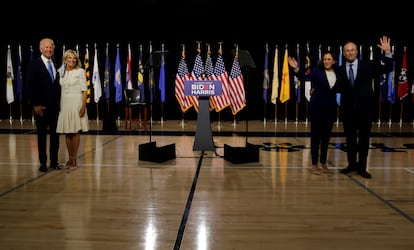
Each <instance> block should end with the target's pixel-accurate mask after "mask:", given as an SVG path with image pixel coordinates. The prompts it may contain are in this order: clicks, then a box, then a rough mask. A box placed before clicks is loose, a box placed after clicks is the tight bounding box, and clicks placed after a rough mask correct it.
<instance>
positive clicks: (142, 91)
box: [137, 44, 145, 103]
mask: <svg viewBox="0 0 414 250" xmlns="http://www.w3.org/2000/svg"><path fill="white" fill-rule="evenodd" d="M137 78H138V79H137V82H138V89H139V90H140V95H141V96H140V100H141V102H142V103H145V84H144V65H143V64H142V44H140V45H139V56H138V77H137Z"/></svg>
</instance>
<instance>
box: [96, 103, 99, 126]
mask: <svg viewBox="0 0 414 250" xmlns="http://www.w3.org/2000/svg"><path fill="white" fill-rule="evenodd" d="M96 122H97V123H98V122H99V105H98V103H96Z"/></svg>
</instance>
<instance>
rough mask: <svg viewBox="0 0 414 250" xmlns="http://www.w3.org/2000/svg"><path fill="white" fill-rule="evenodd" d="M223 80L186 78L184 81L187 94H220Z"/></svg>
mask: <svg viewBox="0 0 414 250" xmlns="http://www.w3.org/2000/svg"><path fill="white" fill-rule="evenodd" d="M221 93H222V87H221V81H210V80H186V81H184V95H185V96H220V95H221Z"/></svg>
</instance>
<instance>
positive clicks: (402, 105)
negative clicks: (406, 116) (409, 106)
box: [400, 102, 404, 128]
mask: <svg viewBox="0 0 414 250" xmlns="http://www.w3.org/2000/svg"><path fill="white" fill-rule="evenodd" d="M400 105H401V108H400V128H401V127H402V123H403V122H402V121H403V119H402V116H403V107H404V103H402V102H401V104H400Z"/></svg>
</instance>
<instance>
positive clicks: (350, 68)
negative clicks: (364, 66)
mask: <svg viewBox="0 0 414 250" xmlns="http://www.w3.org/2000/svg"><path fill="white" fill-rule="evenodd" d="M348 73H349V82H350V83H351V85H352V87H353V86H354V70H353V69H352V64H349V72H348Z"/></svg>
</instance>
